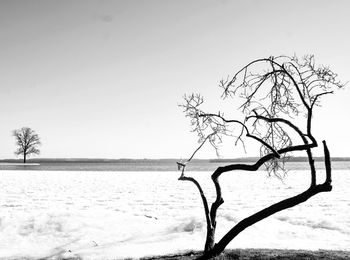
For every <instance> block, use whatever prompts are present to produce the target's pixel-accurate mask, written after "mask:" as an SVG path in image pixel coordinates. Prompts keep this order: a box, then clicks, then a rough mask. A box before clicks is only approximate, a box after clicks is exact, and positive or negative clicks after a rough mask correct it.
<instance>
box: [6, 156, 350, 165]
mask: <svg viewBox="0 0 350 260" xmlns="http://www.w3.org/2000/svg"><path fill="white" fill-rule="evenodd" d="M331 159H332V161H333V162H337V161H350V157H332V158H331ZM257 160H259V157H243V158H234V159H193V160H192V161H191V162H192V163H196V162H197V163H203V162H206V163H240V162H241V163H243V162H256V161H257ZM314 160H315V161H316V162H319V161H324V157H314ZM177 161H179V159H174V158H168V159H167V158H165V159H129V158H120V159H101V158H35V159H28V160H27V163H26V165H29V164H32V165H33V164H40V163H152V162H155V163H158V162H163V163H171V162H174V163H176V162H177ZM288 161H289V162H307V161H308V158H307V157H290V158H289V159H288ZM22 162H23V160H22V159H0V164H4V163H11V164H13V163H17V164H23V163H22Z"/></svg>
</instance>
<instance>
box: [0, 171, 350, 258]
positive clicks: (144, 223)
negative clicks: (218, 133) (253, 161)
mask: <svg viewBox="0 0 350 260" xmlns="http://www.w3.org/2000/svg"><path fill="white" fill-rule="evenodd" d="M321 173H322V172H321ZM191 174H192V175H193V176H195V177H196V178H197V179H198V180H199V181H200V183H201V184H202V186H203V189H204V191H205V192H206V194H207V197H208V199H209V201H213V199H214V195H215V194H214V192H215V189H214V187H213V185H212V183H211V182H210V172H193V173H191ZM321 175H322V174H321ZM323 175H324V174H323ZM323 175H322V177H324V176H323ZM0 176H1V181H0V206H1V212H0V258H6V259H11V258H12V259H14V258H21V257H32V258H42V257H47V258H49V259H60V258H63V257H75V256H79V257H82V258H84V259H106V258H109V259H110V258H114V259H118V258H123V257H141V256H149V255H160V254H169V253H176V252H179V251H183V250H189V249H195V250H202V249H203V246H204V239H205V228H206V226H205V219H204V214H203V207H202V202H201V199H200V197H199V194H198V192H197V190H196V188H195V186H194V185H193V184H191V183H189V182H182V181H178V180H177V178H178V177H179V173H178V172H103V171H99V172H83V171H81V172H64V171H53V172H51V171H1V172H0ZM322 177H320V181H321V178H322ZM309 179H310V178H309V173H308V172H307V171H294V172H290V173H289V174H288V176H287V177H286V179H285V180H284V181H283V182H282V181H280V180H279V179H277V178H273V177H267V176H266V173H265V172H255V173H246V172H235V173H228V174H226V175H223V176H222V178H221V179H220V180H221V184H222V187H223V197H224V199H225V203H224V204H223V205H222V207H221V208H220V210H219V212H218V214H219V215H218V227H217V239H219V238H220V237H221V236H222V235H223V234H224V233H225V232H227V231H228V230H229V228H230V227H232V226H233V225H234V224H235V223H237V222H238V221H239V220H241V219H242V218H244V217H246V216H248V215H249V214H252V213H255V212H256V211H257V210H260V209H262V208H263V207H266V206H268V205H270V204H271V203H273V202H277V201H279V200H281V199H283V198H287V197H288V196H292V195H294V194H297V193H298V192H301V191H303V190H304V189H306V188H307V186H308V182H309ZM349 183H350V175H349V173H348V172H347V171H345V170H344V171H343V170H337V171H334V172H333V190H332V192H330V193H322V194H318V195H316V196H315V197H313V198H311V199H310V200H309V201H307V202H306V203H303V204H301V205H299V206H297V207H294V208H292V209H289V210H286V211H282V212H280V213H277V214H276V215H274V216H272V217H270V218H268V219H266V220H263V221H261V222H260V223H258V224H256V225H254V226H252V227H249V228H247V229H246V230H245V231H244V232H242V233H241V234H240V235H239V236H237V237H236V239H235V240H234V241H232V242H231V244H230V245H229V248H246V247H249V248H289V249H315V250H316V249H319V248H321V249H336V250H348V248H349V246H350V236H349V235H350V216H349V214H348V212H349V208H350V200H349V198H350V196H349V195H350V191H349V189H348V188H347V187H348V185H349Z"/></svg>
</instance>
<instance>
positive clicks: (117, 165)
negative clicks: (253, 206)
mask: <svg viewBox="0 0 350 260" xmlns="http://www.w3.org/2000/svg"><path fill="white" fill-rule="evenodd" d="M245 163H247V164H253V163H254V162H245ZM229 164H230V163H227V162H210V161H204V160H203V161H194V162H191V163H190V164H188V166H187V170H188V171H214V170H215V169H216V168H217V167H219V166H225V165H229ZM315 164H316V168H317V169H324V164H323V163H322V162H316V163H315ZM286 168H287V169H288V170H307V169H308V168H309V166H308V163H307V162H288V163H287V165H286ZM261 169H262V170H263V169H264V166H262V167H261ZM332 169H334V170H347V169H349V170H350V161H335V162H332ZM0 170H30V171H177V165H176V160H139V161H130V162H42V163H40V164H34V165H33V164H32V165H30V164H28V165H21V164H12V165H11V164H9V163H7V164H3V163H0Z"/></svg>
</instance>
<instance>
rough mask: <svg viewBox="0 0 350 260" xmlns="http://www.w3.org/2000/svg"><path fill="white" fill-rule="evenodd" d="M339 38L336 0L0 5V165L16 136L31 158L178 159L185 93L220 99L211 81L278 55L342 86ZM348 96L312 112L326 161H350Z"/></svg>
mask: <svg viewBox="0 0 350 260" xmlns="http://www.w3.org/2000/svg"><path fill="white" fill-rule="evenodd" d="M349 28H350V2H349V1H346V0H344V1H336V0H333V1H322V0H314V1H312V0H309V1H281V0H276V1H249V0H241V1H229V0H227V1H205V0H198V1H191V0H186V1H185V0H183V1H182V0H176V1H167V0H159V1H155V0H149V1H130V0H125V1H73V0H70V1H65V0H57V1H50V0H45V1H44V0H43V1H37V0H22V1H18V0H7V1H6V0H0V71H1V74H0V75H1V76H0V158H15V155H14V150H15V141H14V138H13V137H12V136H11V131H12V130H13V129H17V128H20V127H22V126H29V127H31V128H33V129H34V130H35V131H36V132H37V133H38V134H39V135H40V137H41V140H42V144H43V145H42V147H41V157H50V158H51V157H61V158H62V157H75V158H82V157H84V158H85V157H90V158H126V157H127V158H169V157H172V158H186V157H188V156H189V155H190V154H191V152H192V151H193V150H194V148H195V146H196V136H195V134H194V133H190V132H189V130H190V127H189V122H188V120H187V119H186V118H184V115H183V114H182V111H181V109H180V108H178V106H177V105H178V104H179V103H181V99H182V96H183V94H185V93H192V92H200V93H202V94H203V95H204V96H209V97H210V98H219V97H220V95H221V91H220V89H219V88H218V87H217V86H218V82H219V80H220V79H222V78H225V77H226V76H227V75H228V74H232V73H233V72H234V71H235V70H236V69H239V68H240V67H241V66H243V65H245V64H246V63H247V62H249V61H251V60H252V59H255V58H260V57H268V56H270V55H274V56H278V55H280V54H285V55H293V54H294V53H295V54H297V55H299V56H302V55H304V54H315V57H316V62H319V63H322V64H325V65H329V66H330V67H331V68H332V69H333V70H334V71H335V72H337V73H338V74H339V75H340V78H341V79H343V80H344V81H349V80H350V71H349V68H350V47H349V46H350V31H349ZM349 88H350V86H347V88H346V89H345V90H343V91H338V93H336V94H335V95H333V96H328V97H325V98H324V100H323V101H324V102H323V107H322V108H318V109H317V110H316V111H315V118H314V135H315V137H316V138H317V139H319V140H322V139H326V140H327V142H328V145H329V147H330V149H331V153H332V155H333V156H350V153H349V151H350V139H349V133H350V123H349V120H350V119H349V118H350V117H349V113H350V89H349ZM236 151H237V152H234V153H233V154H231V155H230V156H229V157H242V156H244V154H242V153H240V152H239V151H240V150H239V149H238V150H236ZM316 154H317V152H316ZM249 155H255V153H249ZM198 156H199V157H202V158H208V157H215V153H214V152H210V151H209V150H206V149H204V150H203V152H202V153H200V154H199V155H198Z"/></svg>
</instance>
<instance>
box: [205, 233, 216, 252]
mask: <svg viewBox="0 0 350 260" xmlns="http://www.w3.org/2000/svg"><path fill="white" fill-rule="evenodd" d="M214 243H215V227H207V238H206V240H205V247H204V253H207V252H210V251H212V250H213V248H214Z"/></svg>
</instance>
